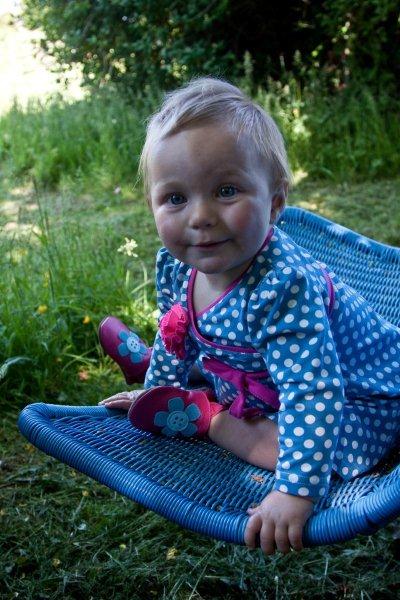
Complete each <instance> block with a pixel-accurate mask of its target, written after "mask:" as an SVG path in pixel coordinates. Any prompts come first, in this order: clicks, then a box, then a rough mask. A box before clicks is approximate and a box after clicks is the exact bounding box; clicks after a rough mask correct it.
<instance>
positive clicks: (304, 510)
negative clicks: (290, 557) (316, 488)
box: [244, 490, 313, 554]
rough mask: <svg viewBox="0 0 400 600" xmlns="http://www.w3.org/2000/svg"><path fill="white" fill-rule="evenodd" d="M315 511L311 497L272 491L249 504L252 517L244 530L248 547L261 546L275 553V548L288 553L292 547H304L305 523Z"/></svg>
mask: <svg viewBox="0 0 400 600" xmlns="http://www.w3.org/2000/svg"><path fill="white" fill-rule="evenodd" d="M312 511H313V502H312V500H310V499H309V498H302V497H301V496H292V495H291V494H284V493H282V492H279V491H277V490H274V491H272V492H271V493H270V494H268V496H266V497H265V498H264V500H263V501H262V502H261V504H259V506H257V507H255V508H249V510H248V513H249V514H250V519H249V521H248V523H247V527H246V531H245V538H244V539H245V543H246V546H247V547H248V548H255V547H257V546H258V544H257V542H256V540H257V536H258V535H259V539H260V546H261V549H262V551H263V552H264V553H265V554H273V553H274V552H275V549H277V550H279V551H280V552H283V553H284V554H286V553H288V552H289V551H290V549H291V548H292V549H293V550H302V548H303V543H302V532H303V527H304V524H305V522H306V521H307V519H308V518H309V516H310V515H311V513H312Z"/></svg>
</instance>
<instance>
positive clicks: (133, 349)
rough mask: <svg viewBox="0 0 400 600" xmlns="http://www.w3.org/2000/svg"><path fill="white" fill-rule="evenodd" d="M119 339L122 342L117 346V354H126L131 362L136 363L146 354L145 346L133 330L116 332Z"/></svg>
mask: <svg viewBox="0 0 400 600" xmlns="http://www.w3.org/2000/svg"><path fill="white" fill-rule="evenodd" d="M118 337H119V339H120V340H122V344H120V345H119V346H118V354H119V355H120V356H128V355H129V357H130V359H131V361H132V362H133V364H137V363H140V362H142V360H143V359H144V357H145V356H146V354H147V348H146V346H145V345H144V343H143V342H142V340H141V339H140V338H139V336H137V335H136V333H133V331H129V333H128V332H127V331H121V332H120V333H119V334H118Z"/></svg>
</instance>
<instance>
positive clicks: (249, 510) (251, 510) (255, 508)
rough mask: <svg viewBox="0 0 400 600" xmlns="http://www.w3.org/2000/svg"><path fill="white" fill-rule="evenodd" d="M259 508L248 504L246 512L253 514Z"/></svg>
mask: <svg viewBox="0 0 400 600" xmlns="http://www.w3.org/2000/svg"><path fill="white" fill-rule="evenodd" d="M259 508H260V507H259V506H249V508H248V509H247V514H248V515H254V514H255V513H256V512H258V510H259Z"/></svg>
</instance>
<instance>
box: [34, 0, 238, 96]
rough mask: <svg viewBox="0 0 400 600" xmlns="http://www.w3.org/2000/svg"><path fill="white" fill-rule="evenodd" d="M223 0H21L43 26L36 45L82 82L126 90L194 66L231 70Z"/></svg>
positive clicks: (170, 80)
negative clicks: (221, 32)
mask: <svg viewBox="0 0 400 600" xmlns="http://www.w3.org/2000/svg"><path fill="white" fill-rule="evenodd" d="M227 7H228V0H215V1H214V2H209V0H185V1H183V0H177V1H176V2H169V1H167V0H134V1H129V0H113V1H112V2H109V1H108V0H96V1H95V2H89V1H87V0H85V1H83V2H77V1H76V0H75V1H72V2H71V1H69V0H51V1H50V2H49V1H47V0H26V2H25V19H26V23H27V24H28V25H29V26H31V27H40V28H42V29H43V30H44V32H45V35H46V37H45V39H44V40H43V41H42V46H43V48H44V49H45V50H46V52H48V53H49V54H51V55H53V56H54V57H55V58H56V59H57V61H58V63H59V64H60V65H61V66H62V67H63V68H65V69H66V70H68V66H69V65H70V64H73V63H76V62H78V63H82V64H83V75H84V79H85V83H87V84H90V85H96V86H98V85H101V84H104V83H107V82H110V81H111V82H114V83H116V84H118V85H120V86H122V87H123V88H124V90H125V91H127V90H129V91H134V92H135V93H137V92H138V91H139V90H141V91H143V90H149V88H150V87H153V88H156V87H157V86H161V87H165V86H166V87H168V86H171V85H176V84H177V83H179V82H182V81H184V80H185V79H187V77H188V75H189V74H193V73H198V72H214V73H217V72H219V73H223V72H225V71H226V70H227V69H229V70H230V71H231V72H234V71H235V57H234V54H233V53H232V52H231V51H230V50H229V49H228V48H227V47H226V46H225V44H224V41H223V39H220V38H219V36H218V29H219V27H220V26H221V24H222V20H223V17H224V14H225V13H226V11H227Z"/></svg>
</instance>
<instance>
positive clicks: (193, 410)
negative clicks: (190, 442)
mask: <svg viewBox="0 0 400 600" xmlns="http://www.w3.org/2000/svg"><path fill="white" fill-rule="evenodd" d="M199 417H201V411H200V409H199V407H198V406H197V404H189V406H187V407H186V408H185V404H184V402H183V400H182V398H170V399H169V400H168V412H167V411H165V410H160V411H158V412H157V413H156V414H155V415H154V425H157V427H162V428H163V429H162V430H161V433H163V434H164V435H169V436H171V435H176V434H177V433H181V434H182V435H184V436H191V435H194V434H195V433H196V432H197V427H196V425H194V423H191V421H196V420H197V419H198V418H199Z"/></svg>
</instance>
